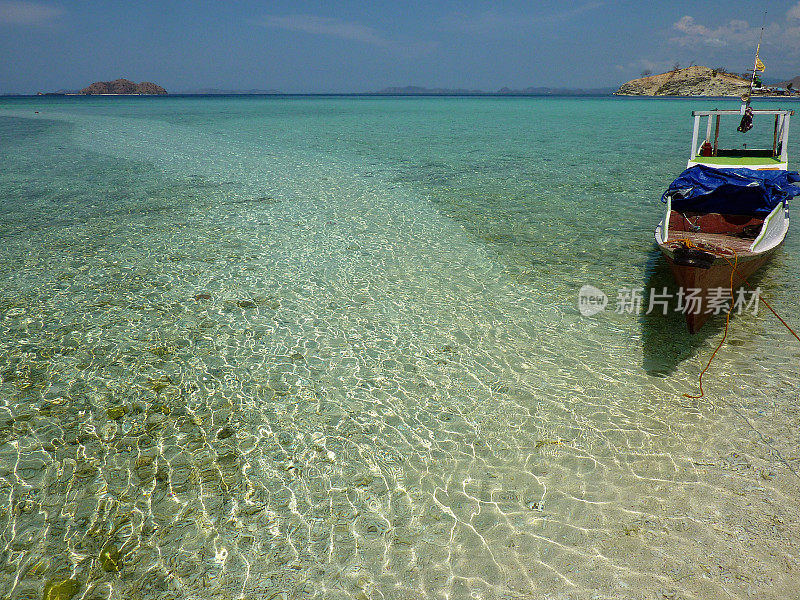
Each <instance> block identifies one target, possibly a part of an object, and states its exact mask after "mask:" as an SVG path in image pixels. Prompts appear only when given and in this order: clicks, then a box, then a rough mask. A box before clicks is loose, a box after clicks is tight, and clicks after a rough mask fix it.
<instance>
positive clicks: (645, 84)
mask: <svg viewBox="0 0 800 600" xmlns="http://www.w3.org/2000/svg"><path fill="white" fill-rule="evenodd" d="M748 89H750V82H749V81H747V80H745V79H742V78H741V77H739V76H738V75H734V74H733V73H727V72H725V71H722V70H717V69H709V68H708V67H700V66H693V67H687V68H685V69H674V70H672V71H667V72H666V73H661V74H660V75H650V76H647V77H640V78H639V79H632V80H631V81H629V82H627V83H623V84H622V85H621V86H620V88H619V89H618V90H617V91H616V92H615V93H616V95H618V96H741V95H742V94H744V93H745V92H747V90H748Z"/></svg>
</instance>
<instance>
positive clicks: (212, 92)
mask: <svg viewBox="0 0 800 600" xmlns="http://www.w3.org/2000/svg"><path fill="white" fill-rule="evenodd" d="M180 93H181V94H197V95H208V96H217V95H218V96H236V95H248V94H252V95H266V94H281V93H283V92H281V91H279V90H261V89H252V90H224V89H220V88H200V89H199V90H186V91H183V92H180Z"/></svg>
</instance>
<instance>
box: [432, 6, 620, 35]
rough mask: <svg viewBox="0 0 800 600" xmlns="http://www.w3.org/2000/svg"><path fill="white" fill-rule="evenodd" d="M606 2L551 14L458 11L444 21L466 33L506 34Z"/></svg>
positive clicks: (554, 21)
mask: <svg viewBox="0 0 800 600" xmlns="http://www.w3.org/2000/svg"><path fill="white" fill-rule="evenodd" d="M604 4H605V2H588V3H586V4H582V5H580V6H576V7H574V8H570V9H567V10H563V11H561V12H557V13H550V14H511V13H509V12H499V11H495V10H488V11H483V12H476V13H465V12H457V13H452V14H450V15H448V16H446V17H445V18H444V19H443V20H442V23H443V25H444V26H445V27H447V28H449V29H456V30H458V31H462V32H465V33H473V34H475V33H477V34H496V33H500V34H505V33H507V32H508V31H509V30H512V29H528V28H531V27H535V26H541V25H547V24H552V23H556V22H559V21H564V20H567V19H571V18H573V17H577V16H579V15H581V14H583V13H585V12H588V11H591V10H594V9H597V8H600V7H601V6H603V5H604Z"/></svg>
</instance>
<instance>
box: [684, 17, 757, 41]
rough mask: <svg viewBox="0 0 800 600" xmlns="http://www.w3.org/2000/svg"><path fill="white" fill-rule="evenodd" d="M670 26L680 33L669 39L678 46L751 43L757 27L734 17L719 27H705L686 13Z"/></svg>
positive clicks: (755, 38) (754, 38)
mask: <svg viewBox="0 0 800 600" xmlns="http://www.w3.org/2000/svg"><path fill="white" fill-rule="evenodd" d="M672 28H673V29H675V30H676V31H678V32H679V33H680V35H678V36H677V37H673V38H672V40H671V41H673V42H675V43H677V44H678V45H680V46H714V47H718V48H719V47H722V46H727V45H728V44H740V43H751V42H755V41H756V40H757V39H758V29H757V28H755V27H750V25H749V24H748V23H747V21H741V20H738V19H734V20H732V21H728V22H727V23H725V24H723V25H720V26H719V27H714V28H711V27H706V26H705V25H701V24H700V23H698V22H697V21H695V20H694V17H691V16H689V15H686V16H684V17H681V18H680V19H679V20H678V21H677V22H676V23H674V24H673V25H672Z"/></svg>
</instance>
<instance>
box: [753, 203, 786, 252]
mask: <svg viewBox="0 0 800 600" xmlns="http://www.w3.org/2000/svg"><path fill="white" fill-rule="evenodd" d="M779 215H780V216H779ZM787 231H789V211H788V209H787V208H786V207H785V206H784V205H783V203H781V204H778V206H776V207H775V208H773V209H772V212H771V213H769V215H767V218H766V219H764V223H763V224H762V225H761V232H760V233H759V234H758V237H757V238H756V239H755V240H754V241H753V243H752V244H751V245H750V251H751V252H757V253H762V252H766V251H767V250H771V249H772V248H775V247H776V246H779V245H780V244H781V242H783V240H784V238H785V237H786V232H787Z"/></svg>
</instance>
